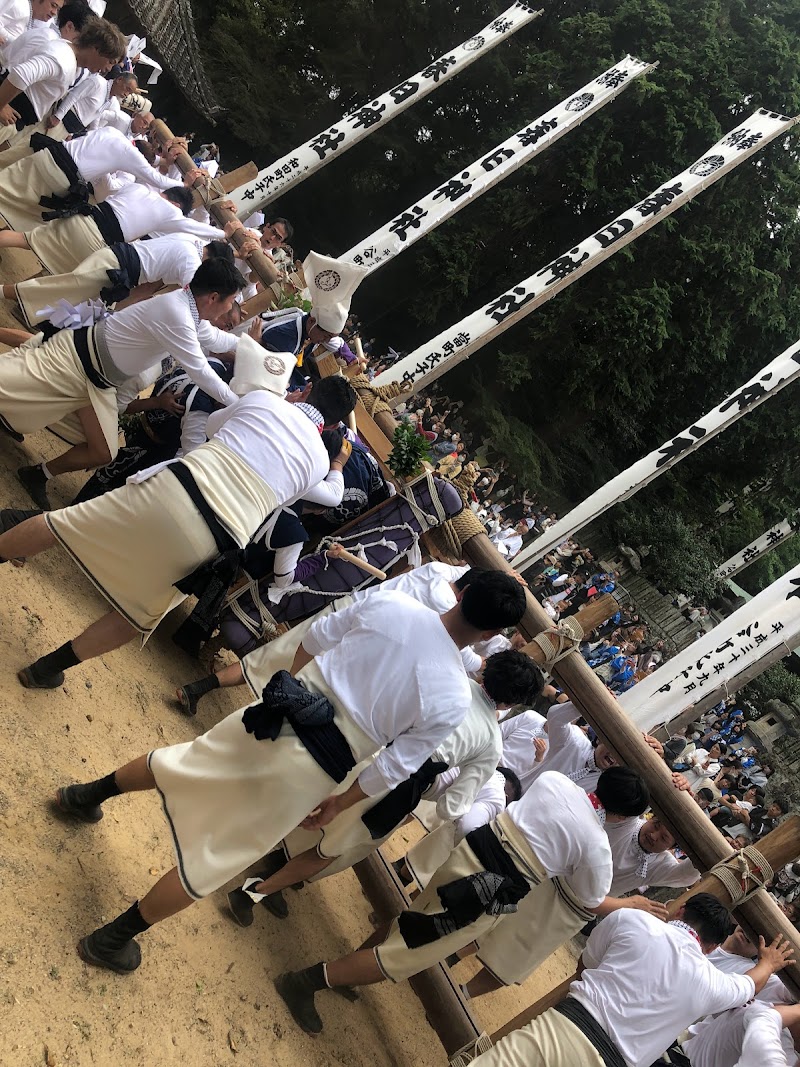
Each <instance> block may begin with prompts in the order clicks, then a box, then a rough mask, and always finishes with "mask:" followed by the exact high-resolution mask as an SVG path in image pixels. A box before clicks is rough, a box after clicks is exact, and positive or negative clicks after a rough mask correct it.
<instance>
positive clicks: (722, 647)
mask: <svg viewBox="0 0 800 1067" xmlns="http://www.w3.org/2000/svg"><path fill="white" fill-rule="evenodd" d="M726 648H733V638H731V637H729V638H728V639H727V641H725V642H723V644H721V645H720V646H719V648H715V649H714V651H715V652H724V651H725V649H726Z"/></svg>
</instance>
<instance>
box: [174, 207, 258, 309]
mask: <svg viewBox="0 0 800 1067" xmlns="http://www.w3.org/2000/svg"><path fill="white" fill-rule="evenodd" d="M186 191H187V193H188V191H189V190H188V189H187V190H186ZM246 284H247V282H246V281H245V280H244V278H243V277H242V276H241V274H240V273H239V271H238V270H237V269H236V267H234V265H233V264H232V263H229V262H228V261H227V259H205V260H203V262H202V263H201V264H200V266H199V267H198V268H197V270H196V271H195V272H194V277H193V278H192V280H191V282H190V283H189V288H190V289H191V291H192V296H194V297H198V296H207V295H208V294H209V293H219V295H220V296H233V294H234V293H238V292H241V290H242V289H244V287H245V285H246Z"/></svg>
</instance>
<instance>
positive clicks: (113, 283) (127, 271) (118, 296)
mask: <svg viewBox="0 0 800 1067" xmlns="http://www.w3.org/2000/svg"><path fill="white" fill-rule="evenodd" d="M111 251H112V252H113V253H114V255H115V256H116V259H117V263H119V270H108V271H106V274H107V275H108V280H109V282H110V284H109V285H106V286H104V287H103V288H102V289H101V290H100V299H101V300H102V301H103V302H104V303H106V304H116V303H117V302H118V301H120V300H126V299H127V298H128V297H129V296H130V293H131V289H135V288H136V286H137V285H138V284H139V277H140V275H141V273H142V261H141V260H140V259H139V253H138V252H137V251H136V249H135V248H134V247H133V245H131V244H127V242H125V241H118V242H117V243H116V244H113V245H112V246H111Z"/></svg>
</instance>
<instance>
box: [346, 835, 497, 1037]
mask: <svg viewBox="0 0 800 1067" xmlns="http://www.w3.org/2000/svg"><path fill="white" fill-rule="evenodd" d="M353 869H354V870H355V873H356V876H357V878H358V880H359V882H360V883H361V888H362V889H363V890H364V895H365V896H366V898H367V900H369V902H370V904H371V905H372V907H373V908H374V910H375V913H376V916H377V918H378V919H379V920H380V921H381V922H388V921H389V920H390V919H393V918H394V917H395V916H396V915H399V914H400V912H401V911H403V910H404V909H405V908H407V907H408V898H407V897H406V895H405V892H404V890H403V887H402V885H401V884H400V882H399V880H398V878H397V876H396V874H395V873H394V871H393V870H392V868H391V867H390V866H389V864H388V863H387V862H386V860H385V859H384V858H383V856H382V855H381V854H380V852H377V853H373V855H371V856H368V857H367V859H365V860H362V861H361V862H360V863H357V864H356V865H355V867H354V868H353ZM409 984H410V985H411V988H412V989H413V990H414V992H415V993H416V995H417V996H418V997H419V1000H420V1001H421V1003H422V1005H423V1007H424V1008H425V1012H426V1014H427V1017H428V1022H429V1023H430V1025H431V1026H432V1027H433V1029H434V1030H435V1031H436V1033H437V1035H438V1037H439V1040H440V1041H441V1042H442V1045H443V1046H444V1050H445V1052H446V1053H447V1055H448V1056H452V1055H453V1053H454V1052H457V1051H458V1050H459V1049H460V1048H463V1047H464V1045H467V1044H469V1043H470V1042H473V1041H475V1040H476V1039H477V1038H478V1037H479V1036H480V1034H481V1029H480V1027H479V1026H478V1025H477V1023H476V1022H475V1020H474V1019H473V1018H472V1015H471V1013H470V1010H469V1008H468V1007H467V1005H466V1004H465V1003H464V1001H463V999H462V997H461V994H460V992H459V990H458V987H457V985H456V984H455V982H454V981H453V979H452V978H451V977H450V972H449V970H448V968H447V967H445V966H443V965H442V964H441V963H439V964H437V965H436V966H435V967H431V968H430V969H429V970H427V971H423V972H422V973H421V974H417V975H415V976H414V977H413V978H411V979H409Z"/></svg>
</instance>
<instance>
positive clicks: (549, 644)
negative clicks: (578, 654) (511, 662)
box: [533, 615, 584, 667]
mask: <svg viewBox="0 0 800 1067" xmlns="http://www.w3.org/2000/svg"><path fill="white" fill-rule="evenodd" d="M583 637H584V633H583V627H582V626H581V624H580V623H579V622H578V620H577V619H576V618H575V616H574V615H573V616H571V617H569V618H566V619H562V620H561V621H560V622H558V623H557V624H556V625H555V626H554V627H553V628H552V629H550V630H543V631H542V632H541V633H539V634H537V635H536V636H535V637H534V638H533V643H534V644H536V645H538V646H539V648H540V649H541V650H542V652H543V653H544V658H545V665H546V666H547V667H552V666H553V664H555V663H558V661H559V660H562V659H563V658H564V657H565V656H568V655H569V654H570V652H575V651H576V649H577V648H578V646H579V645H580V643H581V641H582V640H583Z"/></svg>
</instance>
